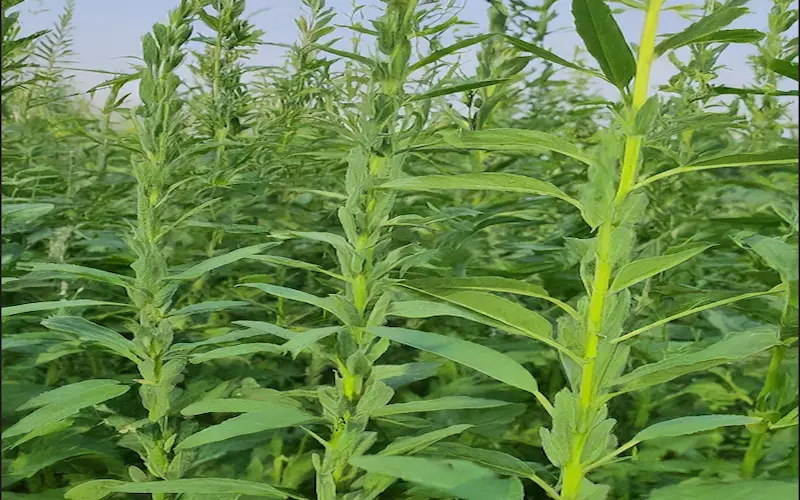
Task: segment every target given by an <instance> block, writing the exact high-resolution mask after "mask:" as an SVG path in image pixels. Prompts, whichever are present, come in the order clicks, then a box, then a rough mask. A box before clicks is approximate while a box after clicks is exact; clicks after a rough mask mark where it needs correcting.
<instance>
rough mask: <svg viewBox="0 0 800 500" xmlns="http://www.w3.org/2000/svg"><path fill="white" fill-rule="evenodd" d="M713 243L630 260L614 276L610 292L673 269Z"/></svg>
mask: <svg viewBox="0 0 800 500" xmlns="http://www.w3.org/2000/svg"><path fill="white" fill-rule="evenodd" d="M712 246H713V245H702V246H698V247H695V248H690V249H688V250H683V251H681V252H675V253H671V254H666V255H661V256H658V257H651V258H648V259H640V260H635V261H633V262H630V263H628V264H625V265H624V266H622V269H620V270H619V272H617V274H616V276H614V281H613V282H612V283H611V288H610V289H609V292H610V293H616V292H619V291H622V290H624V289H626V288H628V287H630V286H633V285H635V284H636V283H639V282H640V281H644V280H646V279H647V278H650V277H652V276H655V275H656V274H659V273H663V272H664V271H666V270H667V269H671V268H673V267H675V266H677V265H679V264H682V263H683V262H686V261H687V260H689V259H691V258H692V257H694V256H695V255H697V254H699V253H702V252H704V251H706V250H707V249H709V248H711V247H712Z"/></svg>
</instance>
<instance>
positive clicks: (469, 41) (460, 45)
mask: <svg viewBox="0 0 800 500" xmlns="http://www.w3.org/2000/svg"><path fill="white" fill-rule="evenodd" d="M493 36H495V34H494V33H485V34H483V35H478V36H473V37H469V38H465V39H463V40H459V41H458V42H456V43H454V44H453V45H449V46H447V47H444V48H442V49H439V50H437V51H434V52H432V53H431V54H430V55H428V56H426V57H423V58H422V59H420V60H419V61H417V62H415V63H414V64H412V65H411V66H410V67H409V68H408V72H409V73H412V72H414V71H416V70H418V69H420V68H423V67H425V66H427V65H429V64H431V63H434V62H436V61H438V60H439V59H441V58H443V57H445V56H448V55H450V54H452V53H454V52H457V51H459V50H461V49H464V48H466V47H470V46H472V45H475V44H476V43H481V42H483V41H485V40H488V39H490V38H492V37H493Z"/></svg>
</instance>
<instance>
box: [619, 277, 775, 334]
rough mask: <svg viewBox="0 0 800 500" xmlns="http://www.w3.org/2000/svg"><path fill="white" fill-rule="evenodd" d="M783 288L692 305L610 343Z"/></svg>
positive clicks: (771, 293)
mask: <svg viewBox="0 0 800 500" xmlns="http://www.w3.org/2000/svg"><path fill="white" fill-rule="evenodd" d="M785 289H786V287H785V286H784V285H778V286H776V287H774V288H772V289H770V290H767V291H765V292H750V293H743V294H741V295H736V296H735V297H729V298H727V299H722V300H717V301H714V302H710V303H708V304H705V305H702V306H697V307H693V308H691V309H687V310H685V311H681V312H679V313H676V314H673V315H671V316H667V317H666V318H664V319H660V320H658V321H656V322H654V323H650V324H649V325H647V326H643V327H641V328H637V329H636V330H633V331H632V332H629V333H626V334H625V335H623V336H621V337H618V338H616V339H614V340H612V341H611V343H618V342H623V341H625V340H628V339H630V338H633V337H635V336H637V335H639V334H641V333H644V332H646V331H649V330H652V329H653V328H657V327H659V326H661V325H665V324H667V323H669V322H671V321H675V320H676V319H680V318H683V317H686V316H690V315H692V314H696V313H699V312H702V311H706V310H708V309H712V308H714V307H720V306H724V305H727V304H732V303H734V302H738V301H740V300H746V299H752V298H755V297H762V296H764V295H775V294H777V293H781V292H783V291H784V290H785Z"/></svg>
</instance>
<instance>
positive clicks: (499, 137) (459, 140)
mask: <svg viewBox="0 0 800 500" xmlns="http://www.w3.org/2000/svg"><path fill="white" fill-rule="evenodd" d="M442 140H444V142H446V143H447V144H449V145H451V146H453V147H454V148H456V149H463V150H467V151H474V150H479V151H495V152H503V151H507V152H520V153H533V154H536V153H541V152H542V151H554V152H556V153H561V154H563V155H565V156H569V157H570V158H574V159H576V160H578V161H580V162H583V163H585V164H587V165H591V164H592V159H591V157H590V156H589V155H587V154H585V153H584V152H582V151H581V150H580V149H578V146H576V145H575V144H573V143H571V142H569V141H568V140H566V139H564V138H561V137H558V136H556V135H552V134H548V133H545V132H539V131H538V130H525V129H518V128H493V129H486V130H469V131H463V132H460V133H447V134H443V135H442ZM507 175H510V174H507Z"/></svg>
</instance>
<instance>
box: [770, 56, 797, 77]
mask: <svg viewBox="0 0 800 500" xmlns="http://www.w3.org/2000/svg"><path fill="white" fill-rule="evenodd" d="M767 67H768V68H769V69H771V70H772V71H774V72H776V73H778V74H779V75H781V76H785V77H786V78H791V79H792V80H794V81H798V78H800V74H798V71H799V70H798V67H797V63H793V62H792V61H787V60H786V59H770V60H769V62H767Z"/></svg>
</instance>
